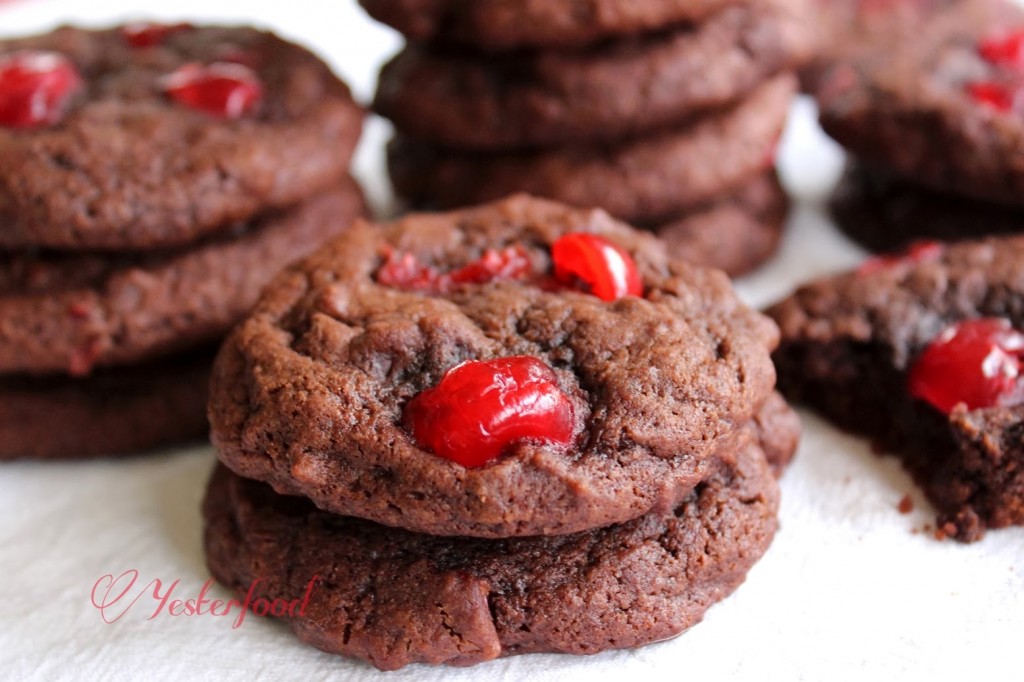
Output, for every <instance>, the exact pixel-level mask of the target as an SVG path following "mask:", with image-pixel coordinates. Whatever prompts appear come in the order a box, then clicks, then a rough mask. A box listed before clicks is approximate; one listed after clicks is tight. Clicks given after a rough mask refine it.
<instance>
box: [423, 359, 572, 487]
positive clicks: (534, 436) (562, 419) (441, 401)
mask: <svg viewBox="0 0 1024 682" xmlns="http://www.w3.org/2000/svg"><path fill="white" fill-rule="evenodd" d="M403 421H404V423H405V426H406V428H407V429H409V431H410V432H411V433H412V435H413V437H414V438H415V439H416V441H417V442H418V443H419V444H420V445H421V446H422V447H423V448H425V449H427V450H429V451H430V452H432V453H434V454H435V455H437V456H438V457H443V458H445V459H449V460H451V461H453V462H456V463H458V464H461V465H462V466H464V467H468V468H472V467H480V466H483V465H484V464H487V463H488V462H490V461H492V460H494V459H496V458H498V457H499V456H501V454H502V453H503V452H505V450H506V449H507V448H508V447H509V446H510V445H513V444H515V443H518V442H521V441H526V440H532V441H540V442H545V443H551V444H555V445H561V446H568V445H569V444H570V443H571V442H572V435H573V407H572V403H571V402H570V400H569V397H568V396H567V395H565V393H563V392H562V390H561V389H560V388H559V387H558V383H557V377H556V376H555V372H554V370H552V369H551V368H550V367H548V366H547V365H545V364H544V363H543V362H541V361H540V360H538V359H537V358H533V357H527V356H515V357H507V358H499V359H497V360H487V361H470V362H464V363H462V364H461V365H457V366H455V367H453V368H452V369H450V370H448V371H447V372H445V374H444V376H443V377H442V378H441V382H440V383H439V384H438V385H437V386H435V387H433V388H430V389H428V390H426V391H423V392H422V393H420V394H419V395H417V396H416V397H415V398H413V399H412V400H411V401H410V402H409V404H408V405H407V406H406V408H405V411H404V414H403Z"/></svg>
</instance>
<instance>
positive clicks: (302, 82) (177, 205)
mask: <svg viewBox="0 0 1024 682" xmlns="http://www.w3.org/2000/svg"><path fill="white" fill-rule="evenodd" d="M154 30H155V29H154ZM159 33H160V31H157V32H156V33H151V34H149V37H145V39H144V40H143V39H140V38H139V37H138V35H137V34H132V33H129V32H126V29H111V30H104V31H86V30H82V29H77V28H61V29H58V30H57V31H55V32H53V33H50V34H48V35H44V36H39V37H34V38H25V39H19V40H8V41H0V70H2V69H3V68H5V67H4V66H3V64H6V67H9V68H17V67H18V66H19V64H20V65H21V67H22V69H23V70H31V69H41V70H43V71H44V73H50V74H51V78H50V80H47V79H46V78H44V77H40V78H37V79H36V81H37V82H36V85H37V86H38V87H39V88H40V92H41V94H40V97H38V98H36V99H31V100H30V99H25V103H26V106H29V105H31V106H35V105H32V104H31V102H36V101H37V100H38V101H39V102H43V101H48V100H46V99H45V98H46V97H50V98H52V99H53V100H54V101H59V102H60V104H59V106H58V105H56V104H55V105H54V107H53V108H52V110H50V111H47V112H46V114H47V115H46V116H45V117H44V118H43V119H42V120H40V119H39V117H33V116H32V115H31V112H28V113H26V112H22V113H24V114H25V115H24V116H21V117H19V116H18V115H17V114H18V112H17V111H14V110H13V109H7V108H5V111H6V114H5V115H4V116H0V224H2V225H3V226H4V227H3V230H0V247H5V248H24V247H47V248H53V249H72V250H79V249H104V250H107V249H109V250H140V249H154V248H170V247H180V246H184V245H186V244H189V243H191V242H193V241H194V240H196V239H197V238H200V237H203V236H207V235H211V234H213V233H216V232H223V231H230V229H231V226H232V224H233V223H235V222H237V221H244V220H249V219H251V218H252V217H253V216H255V215H256V214H258V213H263V212H265V211H266V210H268V209H274V208H283V207H285V206H288V205H290V204H294V203H296V202H298V201H300V200H303V199H305V198H307V197H309V196H312V195H314V194H317V193H319V192H321V191H326V190H328V189H329V188H331V187H333V186H337V184H338V183H339V182H341V181H342V180H343V179H344V177H345V174H346V173H347V169H348V164H349V159H350V157H351V154H352V150H353V148H354V146H355V144H356V141H357V140H358V138H359V133H360V128H361V125H362V111H361V109H360V108H359V107H358V106H357V105H356V104H355V103H354V102H353V101H352V98H351V97H350V95H349V92H348V89H347V88H346V86H345V85H344V84H343V83H342V82H341V81H339V80H338V79H337V78H336V77H335V76H334V75H333V74H332V73H331V71H330V69H329V68H328V67H327V66H326V65H325V64H324V63H323V62H321V61H320V60H319V59H317V58H316V57H315V56H313V55H312V54H310V53H309V52H307V51H306V50H304V49H302V48H300V47H298V46H296V45H293V44H291V43H287V42H284V41H282V40H281V39H279V38H277V37H276V36H274V35H271V34H269V33H262V32H259V31H256V30H253V29H248V28H213V27H207V28H199V27H178V28H174V29H173V30H171V29H168V30H167V31H166V32H165V33H164V34H163V35H159ZM140 42H142V43H145V44H146V45H147V46H142V45H139V43H140ZM5 59H6V60H7V61H6V62H4V60H5ZM19 60H20V61H19ZM211 65H212V66H211ZM47 70H49V71H47ZM54 74H56V75H54ZM58 77H60V78H61V80H60V81H59V82H60V83H61V84H63V87H62V89H61V90H60V91H59V92H50V91H48V90H46V88H47V87H50V86H52V83H53V79H55V78H58ZM2 81H3V78H0V86H2ZM48 83H49V84H50V85H49V86H48V85H47V84H48Z"/></svg>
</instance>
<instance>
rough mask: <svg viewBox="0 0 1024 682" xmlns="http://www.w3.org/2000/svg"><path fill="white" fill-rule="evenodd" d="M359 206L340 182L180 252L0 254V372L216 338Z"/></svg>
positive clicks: (137, 354)
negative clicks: (269, 284) (282, 271)
mask: <svg viewBox="0 0 1024 682" xmlns="http://www.w3.org/2000/svg"><path fill="white" fill-rule="evenodd" d="M364 208H365V207H364V202H363V197H362V192H361V191H360V190H359V188H358V186H357V185H356V184H355V182H354V181H353V180H351V179H347V180H346V181H345V183H344V184H343V185H340V186H338V187H336V188H335V189H333V190H331V191H329V192H326V193H324V194H321V195H320V196H318V197H314V198H313V199H310V200H309V201H307V202H306V203H303V204H300V205H299V206H297V207H295V208H291V209H287V210H285V211H279V212H275V213H272V214H270V215H267V216H263V217H261V218H259V219H258V220H257V221H256V222H255V223H253V224H251V225H237V226H236V227H235V230H234V232H233V233H232V234H226V235H220V236H218V237H215V238H212V239H210V240H207V241H205V242H202V243H199V244H196V245H193V246H191V247H189V248H188V249H185V250H178V251H172V252H154V253H145V254H113V253H98V254H97V253H66V252H65V253H58V252H37V253H33V252H24V253H5V254H0V374H2V373H12V372H16V373H22V372H25V373H51V372H69V373H70V374H72V375H75V376H81V375H85V374H88V373H89V372H90V371H92V369H93V368H94V367H101V366H111V365H125V364H130V363H134V362H139V361H143V360H148V359H151V358H154V357H157V356H160V355H165V354H168V353H171V352H175V351H178V350H184V349H187V348H191V347H193V346H195V345H197V344H199V343H203V342H206V341H213V340H216V339H218V338H220V337H221V336H222V335H223V334H225V333H226V332H227V331H228V329H230V328H231V326H232V325H234V324H235V323H236V322H237V321H238V320H239V319H240V318H241V317H242V316H243V315H244V314H245V313H246V312H247V311H248V310H249V307H250V306H252V304H253V303H254V302H255V301H256V299H257V297H258V296H259V292H260V290H261V289H262V288H263V285H264V284H266V283H267V282H268V281H269V280H270V278H271V277H272V276H273V275H274V274H276V273H277V272H278V271H279V270H280V269H281V268H282V267H283V266H284V265H286V264H288V263H289V262H291V261H293V260H295V259H297V258H300V257H302V256H305V255H306V254H308V253H310V252H311V251H312V250H313V249H315V248H316V247H317V246H318V245H319V244H320V243H321V242H323V241H324V240H325V239H327V238H328V237H331V236H334V235H336V234H338V233H339V232H342V231H343V230H345V229H346V228H347V227H348V225H349V224H350V223H351V222H352V221H353V220H354V219H355V218H356V217H358V216H360V215H362V214H363V212H364Z"/></svg>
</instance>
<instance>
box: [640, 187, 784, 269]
mask: <svg viewBox="0 0 1024 682" xmlns="http://www.w3.org/2000/svg"><path fill="white" fill-rule="evenodd" d="M788 208H789V198H788V197H787V195H786V191H785V189H783V187H782V186H781V185H780V184H779V181H778V179H777V178H776V177H775V173H774V171H772V172H770V173H766V174H763V175H759V176H758V177H756V178H755V179H754V180H753V181H751V182H749V183H748V184H746V185H744V186H742V187H741V188H739V189H738V190H737V192H736V194H735V196H732V197H730V198H728V199H722V200H720V201H716V202H714V203H712V204H710V205H708V206H707V207H706V208H703V209H697V210H695V211H694V212H692V213H690V214H687V215H685V216H682V217H680V218H678V219H676V220H672V221H669V222H667V223H663V224H660V225H656V226H653V227H652V228H651V229H652V230H653V231H654V233H655V234H657V235H658V236H659V237H660V238H661V239H662V240H663V241H664V242H665V244H666V246H667V247H668V253H669V256H671V257H672V258H679V259H682V260H686V261H689V262H691V263H694V264H696V265H701V266H704V267H711V268H719V269H720V270H724V271H725V272H726V273H727V274H728V275H730V276H731V277H738V276H740V275H744V274H746V273H748V272H750V271H751V270H754V269H756V268H757V267H759V266H760V265H762V264H764V262H765V261H767V260H768V259H769V258H771V257H772V256H773V255H774V254H775V252H776V251H777V250H778V247H779V242H780V241H781V240H782V232H783V227H784V226H785V222H786V212H787V210H788Z"/></svg>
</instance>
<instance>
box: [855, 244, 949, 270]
mask: <svg viewBox="0 0 1024 682" xmlns="http://www.w3.org/2000/svg"><path fill="white" fill-rule="evenodd" d="M944 250H945V247H944V246H943V245H942V244H941V243H939V242H934V241H921V242H915V243H914V244H911V245H910V247H909V248H907V249H906V250H905V251H903V252H902V253H897V254H892V255H888V256H874V257H872V258H868V259H867V260H866V261H864V262H863V263H861V266H860V267H859V268H857V274H859V275H872V274H874V273H876V272H883V271H885V270H891V269H893V268H897V267H899V266H901V265H917V264H919V263H928V262H931V261H935V260H938V259H939V257H940V256H942V252H943V251H944Z"/></svg>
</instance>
